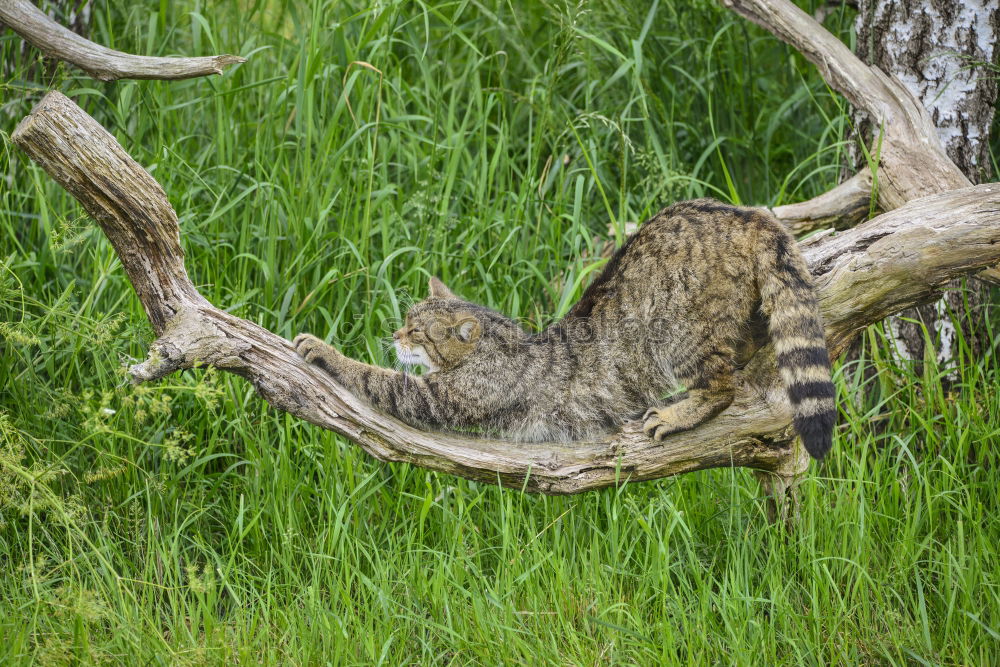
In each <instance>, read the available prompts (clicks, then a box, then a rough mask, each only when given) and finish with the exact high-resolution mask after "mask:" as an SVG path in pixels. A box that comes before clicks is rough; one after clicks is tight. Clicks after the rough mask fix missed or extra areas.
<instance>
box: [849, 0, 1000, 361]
mask: <svg viewBox="0 0 1000 667" xmlns="http://www.w3.org/2000/svg"><path fill="white" fill-rule="evenodd" d="M858 10H859V11H858V16H857V20H856V24H855V25H856V30H857V36H858V37H857V54H858V57H859V58H861V59H862V60H863V61H865V62H866V63H868V64H869V65H874V66H877V67H878V68H880V69H881V70H882V71H884V72H886V73H888V74H890V75H891V76H893V77H895V78H896V79H898V80H899V81H900V82H902V84H903V85H904V86H905V87H906V88H907V89H908V90H909V91H910V92H911V93H912V94H913V95H914V96H915V97H916V98H917V99H919V100H920V102H921V104H922V105H923V106H924V108H925V109H927V111H928V113H929V114H930V118H931V120H932V122H933V123H934V126H935V128H936V130H937V132H936V133H937V137H938V138H939V139H940V141H941V143H942V144H943V146H944V149H945V152H946V153H947V155H948V157H949V158H950V159H951V161H952V162H953V163H954V164H955V165H956V166H957V167H958V168H959V169H960V170H961V171H962V172H963V173H964V174H965V176H966V177H967V178H968V179H969V180H970V181H971V182H973V183H981V182H986V181H989V180H990V179H991V178H992V166H991V164H990V159H989V136H990V126H991V124H992V122H993V116H994V113H995V105H996V99H997V79H996V73H995V72H994V71H992V70H991V69H990V65H991V64H993V63H995V62H996V60H997V52H996V46H997V40H998V38H1000V0H962V1H960V2H957V1H953V0H860V2H859V7H858ZM852 115H853V118H854V126H855V127H856V128H858V130H859V133H860V139H861V140H862V141H864V142H865V143H866V144H867V145H868V146H869V147H871V146H873V145H874V144H875V142H876V132H877V130H878V128H877V127H875V126H874V124H873V123H872V120H871V116H870V114H868V113H867V111H865V110H864V109H857V108H856V109H855V110H854V111H853V113H852ZM869 150H871V149H869ZM854 156H855V166H856V167H857V166H859V165H862V164H864V160H863V158H862V156H861V151H860V149H859V148H858V147H857V144H855V146H854ZM992 275H994V276H995V275H996V272H995V271H994V272H993V274H992ZM983 277H985V278H990V277H991V275H990V274H987V275H985V276H983ZM985 292H986V290H985V289H984V288H983V286H981V285H978V284H977V283H975V282H970V283H969V288H968V289H965V288H963V284H962V281H956V282H955V283H953V284H951V285H949V286H948V288H947V290H946V291H945V294H944V295H943V297H942V298H941V299H939V300H938V301H937V302H935V303H933V304H927V305H924V306H921V307H918V308H914V309H911V310H908V311H906V312H904V313H902V314H901V315H900V316H898V317H891V318H889V320H888V321H887V323H886V328H887V330H888V333H889V335H890V336H891V337H892V338H893V340H894V342H895V348H896V352H897V354H899V355H900V357H902V358H904V359H907V360H911V361H914V362H915V363H916V365H917V372H920V367H921V365H922V363H923V360H924V359H925V358H926V355H927V354H928V353H932V354H933V355H934V356H936V358H937V362H938V363H939V364H940V365H941V366H949V365H952V364H953V363H954V359H955V355H956V354H957V347H958V343H957V334H958V331H956V330H955V327H954V324H953V321H952V317H951V316H950V315H949V312H950V313H954V314H958V315H964V314H966V313H968V314H970V317H964V316H963V317H961V318H960V321H961V323H962V330H961V333H962V335H963V337H964V338H965V339H966V341H967V342H968V343H969V344H970V346H971V348H972V350H973V352H974V353H977V352H978V351H979V350H980V349H981V348H982V347H983V346H984V345H985V344H987V337H986V335H985V332H983V331H982V330H981V328H980V327H978V326H976V322H977V321H978V319H979V318H978V316H977V315H978V313H979V312H980V310H981V308H982V304H983V300H984V297H985ZM924 327H926V329H927V331H928V332H929V333H930V334H931V337H932V339H933V342H934V344H935V348H936V349H934V350H925V340H926V339H925V336H924Z"/></svg>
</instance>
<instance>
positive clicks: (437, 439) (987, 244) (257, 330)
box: [12, 92, 1000, 493]
mask: <svg viewBox="0 0 1000 667" xmlns="http://www.w3.org/2000/svg"><path fill="white" fill-rule="evenodd" d="M12 136H13V140H14V143H16V144H17V145H18V146H19V147H21V148H22V149H23V150H25V151H26V152H27V153H28V154H29V155H30V156H31V158H32V159H33V160H35V162H37V163H38V164H39V165H40V166H41V167H42V168H43V169H44V170H45V171H46V172H47V173H48V174H49V175H50V176H51V177H52V178H53V179H55V180H56V181H57V182H59V183H60V184H61V185H62V186H63V187H64V188H66V189H67V190H68V191H69V192H70V194H72V195H73V196H74V197H75V198H76V199H77V200H78V201H79V202H80V203H81V204H82V205H83V206H84V208H85V209H86V210H87V212H88V213H90V215H91V216H93V217H94V218H95V219H96V220H97V222H98V223H99V224H100V226H101V228H102V229H103V230H104V233H105V234H106V235H107V237H108V239H109V240H110V241H111V244H112V245H113V247H114V248H115V251H116V252H117V253H118V256H119V258H120V259H121V262H122V265H123V266H124V268H125V271H126V273H127V274H128V277H129V279H130V280H131V282H132V285H133V287H134V288H135V290H136V294H137V295H138V297H139V300H140V301H141V302H142V305H143V307H144V308H145V310H146V313H147V314H148V316H149V319H150V322H151V323H152V325H153V329H154V331H155V332H156V334H157V336H158V337H159V338H158V339H157V341H156V342H155V343H153V345H152V350H151V355H150V358H149V359H148V360H147V361H146V362H144V363H141V364H138V365H136V366H133V367H132V368H131V369H130V372H131V374H132V377H133V378H134V379H135V380H136V381H147V380H154V379H157V378H162V377H164V376H166V375H168V374H169V373H172V372H174V371H175V370H178V369H180V368H189V367H191V366H193V365H195V364H196V363H199V364H211V365H214V366H216V367H218V368H220V369H223V370H227V371H230V372H233V373H236V374H238V375H240V376H242V377H244V378H246V379H247V380H249V381H250V382H251V383H253V385H254V387H255V388H256V389H257V391H258V393H260V395H261V396H262V397H263V398H264V399H265V400H266V401H268V402H269V403H270V404H271V405H272V406H274V407H275V408H278V409H281V410H285V411H287V412H289V413H291V414H293V415H295V416H297V417H300V418H302V419H305V420H307V421H309V422H312V423H313V424H316V425H319V426H322V427H323V428H327V429H330V430H332V431H335V432H337V433H339V434H341V435H343V436H344V437H346V438H348V439H350V440H352V441H354V442H355V443H357V444H358V445H359V446H360V447H362V448H363V449H364V450H365V451H366V452H368V453H369V454H371V455H372V456H374V457H376V458H378V459H381V460H385V461H406V462H409V463H413V464H414V465H418V466H422V467H425V468H430V469H432V470H438V471H442V472H447V473H451V474H455V475H460V476H463V477H467V478H469V479H474V480H480V481H484V482H493V483H495V482H499V483H501V484H504V485H506V486H510V487H514V488H523V489H524V490H526V491H534V492H543V493H576V492H580V491H586V490H589V489H597V488H602V487H606V486H610V485H614V484H617V483H623V482H625V481H639V480H647V479H654V478H658V477H664V476H667V475H672V474H678V473H682V472H689V471H692V470H698V469H702V468H712V467H718V466H749V467H753V468H757V469H761V470H768V471H774V472H779V473H782V474H792V473H796V472H799V471H800V470H801V467H800V466H801V462H802V459H801V452H796V451H795V450H794V449H793V445H792V444H790V443H791V428H790V415H789V414H788V413H787V412H786V408H785V407H784V401H783V400H772V399H773V398H774V397H777V396H780V395H781V394H782V393H783V392H781V391H780V390H778V389H777V386H778V385H777V384H776V382H775V378H774V361H773V356H772V354H771V351H770V350H769V349H767V348H764V349H762V350H760V351H759V352H758V353H757V355H756V356H755V357H754V359H753V360H752V361H751V363H750V364H749V365H748V366H747V368H746V369H744V371H743V375H742V378H741V380H742V383H741V386H740V388H739V390H738V393H737V397H736V400H735V401H734V403H733V405H732V406H731V407H730V408H729V409H727V410H726V411H725V412H723V413H722V414H721V415H720V416H718V417H717V418H715V419H712V420H710V421H709V422H707V423H705V424H703V425H702V426H700V427H698V428H697V429H695V430H692V431H689V432H686V433H680V434H677V435H673V436H669V437H668V438H667V439H666V440H664V441H662V442H655V441H652V440H650V439H649V438H647V437H646V436H645V435H644V434H643V433H642V432H641V430H640V429H639V425H638V424H628V425H627V426H626V427H625V428H624V429H623V430H622V432H621V433H618V434H616V435H614V436H612V437H609V438H607V439H605V440H602V441H599V442H575V443H568V444H530V445H522V444H518V443H515V442H506V441H500V440H490V439H485V438H483V439H479V438H472V437H466V436H462V435H457V434H451V433H432V432H425V431H421V430H419V429H416V428H413V427H411V426H408V425H406V424H404V423H402V422H399V421H397V420H395V419H393V418H391V417H388V416H386V415H383V414H380V413H378V412H376V411H375V410H373V409H372V408H371V407H370V406H368V405H367V404H366V403H364V402H362V401H361V400H359V399H357V398H355V397H354V396H352V395H350V394H349V393H347V392H346V391H345V390H344V389H343V388H342V387H340V386H338V385H336V384H335V383H334V382H333V381H332V380H331V379H330V378H329V377H328V376H326V375H325V374H323V373H322V372H321V371H320V370H318V369H317V368H316V367H314V366H311V365H309V364H307V363H305V362H304V361H302V360H301V359H300V358H299V357H298V356H297V355H296V354H295V352H294V350H293V349H292V346H291V344H290V343H289V342H288V341H286V340H285V339H283V338H281V337H279V336H277V335H275V334H273V333H271V332H270V331H267V330H265V329H263V328H261V327H259V326H257V325H256V324H253V323H252V322H249V321H247V320H243V319H240V318H238V317H234V316H232V315H230V314H228V313H225V312H223V311H221V310H219V309H218V308H215V307H214V306H213V305H212V304H210V303H209V302H208V301H206V300H205V299H204V298H203V297H202V296H201V295H200V294H199V293H198V292H197V290H196V289H195V287H194V285H193V284H192V282H191V280H190V279H189V277H188V275H187V272H186V270H185V268H184V261H183V252H182V250H181V246H180V241H179V235H180V231H179V228H178V222H177V216H176V214H175V213H174V210H173V209H172V208H171V206H170V204H169V202H168V201H167V198H166V195H165V193H164V192H163V189H162V188H161V187H160V186H159V184H158V183H157V182H156V181H155V180H154V179H153V178H152V177H151V176H150V175H149V174H148V173H147V172H146V171H144V170H143V169H142V168H141V167H140V166H139V165H138V164H136V163H135V161H134V160H132V158H131V157H129V155H128V154H127V153H126V152H125V150H124V149H122V147H121V146H120V145H119V144H118V142H117V141H115V139H114V137H112V136H111V135H110V134H109V133H108V132H107V131H105V130H104V128H102V127H101V126H100V125H99V124H98V123H97V122H96V121H95V120H94V119H93V118H91V117H90V116H88V115H87V114H86V113H85V112H84V111H83V110H82V109H80V108H79V107H78V106H77V105H76V104H74V103H73V102H72V101H70V100H69V99H68V98H66V97H65V96H63V95H62V94H60V93H57V92H53V93H49V94H48V95H47V96H46V97H45V98H44V99H43V100H42V101H41V102H40V103H39V104H38V105H37V106H36V107H35V109H34V110H33V111H32V112H31V114H30V115H29V116H27V117H26V118H25V119H24V120H22V121H21V123H20V124H19V125H18V127H17V129H16V130H15V131H14V134H13V135H12ZM802 249H803V251H804V253H805V255H806V258H807V260H808V261H809V264H810V266H811V268H812V271H813V273H814V275H815V276H816V283H817V287H818V289H819V294H820V303H821V307H822V310H823V314H824V317H825V318H826V325H827V336H828V340H829V343H830V347H831V352H832V353H833V354H834V355H837V354H839V353H840V352H841V351H843V349H844V348H845V346H846V345H847V343H848V342H849V341H850V339H851V337H852V336H853V335H854V333H855V332H857V331H858V330H860V329H862V328H863V327H865V326H866V325H868V324H870V323H872V322H876V321H878V320H879V319H881V318H882V317H884V316H885V315H888V314H889V313H892V312H895V311H898V310H900V309H902V308H905V307H908V306H912V305H915V304H918V303H922V302H925V301H928V300H930V299H932V298H933V297H934V296H935V293H936V290H937V289H938V288H939V286H940V285H942V284H944V283H945V282H947V281H948V280H951V279H953V278H955V277H957V276H960V275H962V274H964V273H966V272H968V271H971V270H974V269H977V268H979V267H982V266H984V265H986V264H989V263H991V262H996V261H997V260H998V259H1000V185H996V184H990V185H980V186H975V187H968V188H964V189H961V190H956V191H954V192H948V193H945V194H939V195H935V196H931V197H926V198H923V199H920V200H918V201H913V202H910V203H909V204H907V205H905V206H904V207H902V208H900V209H898V210H896V211H893V212H891V213H887V214H884V215H882V216H879V217H878V218H875V219H874V220H871V221H869V222H867V223H865V224H863V225H861V226H859V227H856V228H854V229H852V230H850V231H847V232H844V233H830V234H826V235H823V236H819V237H814V238H813V239H811V240H810V241H809V242H807V243H805V244H803V248H802Z"/></svg>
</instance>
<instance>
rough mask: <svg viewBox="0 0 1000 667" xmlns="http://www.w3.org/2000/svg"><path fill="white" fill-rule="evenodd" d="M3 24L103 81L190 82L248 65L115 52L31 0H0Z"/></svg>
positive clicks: (226, 59) (217, 58) (229, 58)
mask: <svg viewBox="0 0 1000 667" xmlns="http://www.w3.org/2000/svg"><path fill="white" fill-rule="evenodd" d="M0 23H3V24H6V25H7V27H9V28H10V29H11V30H13V31H14V32H16V33H17V34H18V35H20V36H21V37H22V38H23V39H24V41H26V42H28V43H29V44H31V45H32V46H34V47H35V48H37V49H39V50H40V51H42V52H43V53H45V55H47V56H49V57H51V58H55V59H57V60H63V61H65V62H68V63H70V64H72V65H76V66H77V67H79V68H80V69H82V70H83V71H84V72H86V73H87V74H88V75H89V76H91V77H93V78H95V79H99V80H101V81H114V80H116V79H190V78H193V77H198V76H206V75H209V74H222V70H223V69H224V68H225V67H228V66H229V65H234V64H236V63H242V62H246V58H241V57H240V56H230V55H222V56H206V57H201V58H161V57H154V56H137V55H133V54H131V53H124V52H122V51H115V50H114V49H109V48H107V47H104V46H101V45H100V44H95V43H94V42H92V41H90V40H89V39H85V38H83V37H81V36H80V35H77V34H76V33H75V32H73V31H71V30H68V29H67V28H64V27H63V26H61V25H59V24H58V23H56V22H55V21H53V20H52V19H50V18H49V17H48V16H46V15H45V13H44V12H42V11H41V10H40V9H38V8H37V7H35V6H34V5H33V4H31V3H30V2H28V0H0Z"/></svg>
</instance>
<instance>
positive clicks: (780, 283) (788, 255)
mask: <svg viewBox="0 0 1000 667" xmlns="http://www.w3.org/2000/svg"><path fill="white" fill-rule="evenodd" d="M775 231H776V232H777V233H776V238H775V239H774V245H773V246H772V247H773V249H774V251H775V253H774V255H773V256H772V257H769V258H767V260H766V261H763V262H761V265H760V266H761V276H760V293H761V309H762V310H763V311H764V314H765V315H767V316H768V319H769V322H770V324H769V326H768V331H769V333H770V335H771V340H772V341H773V342H774V348H775V354H776V355H777V358H778V371H779V372H780V373H781V379H782V382H783V383H784V385H785V389H786V390H787V391H788V399H789V401H791V405H792V415H793V422H794V424H795V430H796V431H798V433H799V436H801V438H802V443H803V444H804V445H805V447H806V451H808V452H809V454H810V455H811V456H812V457H813V458H816V459H821V458H823V456H824V455H825V454H826V453H827V452H828V451H829V450H830V446H831V445H832V444H833V426H834V423H835V422H836V419H837V405H836V403H835V401H834V397H835V392H834V387H833V383H832V382H831V381H830V355H829V352H828V351H827V348H826V336H825V335H824V333H823V322H822V320H821V318H820V314H819V307H818V305H817V303H816V295H815V292H814V290H813V286H812V277H811V276H810V274H809V269H808V267H807V266H806V263H805V260H804V259H803V257H802V255H801V254H800V253H799V250H798V247H797V245H796V243H795V240H794V239H793V238H792V237H791V236H790V235H789V234H788V233H787V232H785V230H784V229H778V230H775Z"/></svg>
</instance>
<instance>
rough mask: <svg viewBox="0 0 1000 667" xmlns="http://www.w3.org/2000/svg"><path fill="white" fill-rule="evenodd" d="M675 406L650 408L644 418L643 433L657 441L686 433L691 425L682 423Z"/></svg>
mask: <svg viewBox="0 0 1000 667" xmlns="http://www.w3.org/2000/svg"><path fill="white" fill-rule="evenodd" d="M676 413H677V411H676V410H675V409H674V406H672V405H668V406H667V407H664V408H650V409H649V410H646V414H645V415H643V417H642V420H643V421H642V431H643V433H645V434H646V435H648V436H649V437H650V438H652V439H653V440H656V441H660V440H663V439H664V438H665V437H667V436H668V435H670V434H671V433H677V432H678V431H686V430H688V429H689V428H691V426H690V425H687V424H682V423H680V422H681V420H680V419H679V415H678V414H676Z"/></svg>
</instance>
